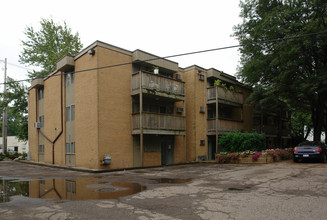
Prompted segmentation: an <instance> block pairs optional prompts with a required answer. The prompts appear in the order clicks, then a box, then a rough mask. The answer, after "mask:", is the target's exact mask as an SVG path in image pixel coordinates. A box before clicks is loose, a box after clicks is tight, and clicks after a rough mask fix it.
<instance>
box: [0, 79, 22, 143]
mask: <svg viewBox="0 0 327 220" xmlns="http://www.w3.org/2000/svg"><path fill="white" fill-rule="evenodd" d="M0 95H1V100H4V101H1V103H0V104H1V105H0V107H1V125H2V116H3V115H2V112H3V108H4V107H6V108H7V134H8V135H9V136H10V135H13V136H17V137H18V139H20V140H24V141H26V140H27V139H28V130H27V128H28V109H27V105H28V102H27V87H26V86H24V85H23V84H21V83H19V82H16V81H15V80H14V79H12V78H10V77H7V92H6V93H5V94H4V93H0ZM1 129H2V126H1Z"/></svg>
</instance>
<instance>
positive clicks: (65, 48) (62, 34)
mask: <svg viewBox="0 0 327 220" xmlns="http://www.w3.org/2000/svg"><path fill="white" fill-rule="evenodd" d="M40 24H41V29H40V30H38V31H36V30H34V28H33V27H31V26H27V27H26V29H25V32H24V34H25V35H26V37H27V40H26V41H24V40H23V41H22V45H23V51H22V52H21V54H20V55H19V62H20V63H22V64H28V65H32V66H37V67H40V71H33V72H30V73H29V77H30V78H34V77H40V76H44V75H46V74H49V73H50V72H51V71H53V70H54V69H55V68H56V62H57V61H58V60H59V59H60V58H61V57H62V56H64V55H66V54H75V53H77V52H79V51H80V50H81V48H82V47H83V45H82V43H81V41H80V39H79V34H78V32H77V33H76V34H72V33H71V32H72V30H71V29H70V28H69V27H67V24H66V22H64V24H63V25H60V24H56V23H54V21H53V20H52V18H50V19H44V18H42V19H41V21H40Z"/></svg>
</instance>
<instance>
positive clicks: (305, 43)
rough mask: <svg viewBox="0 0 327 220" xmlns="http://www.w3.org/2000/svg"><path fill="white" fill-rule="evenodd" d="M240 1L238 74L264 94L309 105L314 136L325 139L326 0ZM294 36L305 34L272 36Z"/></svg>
mask: <svg viewBox="0 0 327 220" xmlns="http://www.w3.org/2000/svg"><path fill="white" fill-rule="evenodd" d="M240 6H241V14H240V16H241V17H242V18H243V22H242V23H241V24H239V25H237V26H235V27H234V30H235V32H234V36H235V37H237V39H238V40H239V42H240V44H242V45H243V46H242V47H241V48H240V52H241V65H240V67H239V77H240V78H241V79H242V80H243V82H245V83H247V84H249V85H251V86H253V87H254V90H255V91H260V90H261V93H262V96H263V97H264V99H268V98H275V99H279V100H283V101H286V102H287V104H288V105H289V106H290V107H292V108H294V109H298V108H299V107H300V109H307V108H308V109H310V111H309V114H310V116H311V121H312V125H313V128H314V140H320V135H321V131H322V129H323V126H324V114H325V113H324V111H325V109H326V102H327V34H326V31H327V1H325V0H245V1H242V2H241V3H240ZM318 32H320V34H313V33H318ZM321 32H322V33H321ZM291 36H302V37H296V38H291V39H288V40H281V41H273V39H283V38H284V39H285V38H289V37H291ZM254 93H255V92H254ZM304 112H305V111H304Z"/></svg>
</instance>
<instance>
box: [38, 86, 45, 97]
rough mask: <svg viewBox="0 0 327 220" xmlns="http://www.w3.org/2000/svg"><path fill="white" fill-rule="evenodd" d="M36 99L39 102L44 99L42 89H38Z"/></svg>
mask: <svg viewBox="0 0 327 220" xmlns="http://www.w3.org/2000/svg"><path fill="white" fill-rule="evenodd" d="M38 98H39V100H41V99H43V98H44V89H43V88H39V89H38Z"/></svg>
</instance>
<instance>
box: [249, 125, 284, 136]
mask: <svg viewBox="0 0 327 220" xmlns="http://www.w3.org/2000/svg"><path fill="white" fill-rule="evenodd" d="M254 130H255V131H256V132H258V133H264V134H265V135H266V136H277V135H278V128H277V126H274V125H262V126H260V125H255V126H254Z"/></svg>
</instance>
